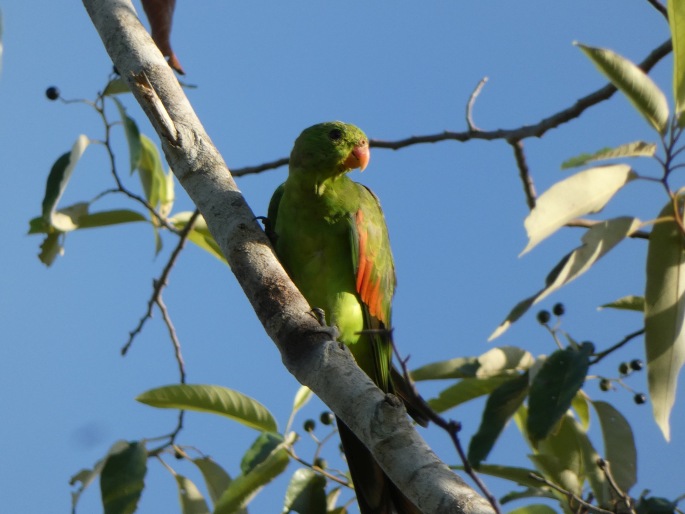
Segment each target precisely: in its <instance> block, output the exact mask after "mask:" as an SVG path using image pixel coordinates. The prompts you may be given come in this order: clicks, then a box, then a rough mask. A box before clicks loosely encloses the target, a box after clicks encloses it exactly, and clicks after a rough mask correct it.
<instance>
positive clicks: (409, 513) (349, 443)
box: [337, 418, 421, 514]
mask: <svg viewBox="0 0 685 514" xmlns="http://www.w3.org/2000/svg"><path fill="white" fill-rule="evenodd" d="M337 423H338V432H339V433H340V440H341V441H342V445H343V450H344V451H345V456H346V457H347V465H348V467H349V468H350V475H351V476H352V482H353V483H354V490H355V493H356V495H357V503H358V504H359V511H360V512H361V514H421V511H420V510H419V509H418V508H417V507H416V506H415V505H414V504H413V503H412V502H411V501H410V500H409V499H408V498H407V497H406V496H405V495H404V494H402V491H400V490H399V489H398V488H397V486H396V485H395V484H394V483H393V482H392V480H390V478H388V476H387V475H386V474H385V473H384V472H383V470H382V469H381V467H380V466H379V465H378V463H377V462H376V461H375V460H374V458H373V456H372V455H371V452H369V450H368V449H367V448H366V446H364V444H363V443H362V442H361V441H360V440H359V439H358V438H357V436H356V435H354V433H353V432H352V431H351V430H350V429H349V428H347V425H345V423H343V422H342V421H341V420H340V419H339V418H337Z"/></svg>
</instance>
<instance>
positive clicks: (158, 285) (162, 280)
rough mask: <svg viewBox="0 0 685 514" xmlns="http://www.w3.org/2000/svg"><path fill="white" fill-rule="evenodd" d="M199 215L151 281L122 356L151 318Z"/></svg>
mask: <svg viewBox="0 0 685 514" xmlns="http://www.w3.org/2000/svg"><path fill="white" fill-rule="evenodd" d="M199 215H200V211H198V210H197V209H195V212H193V215H192V216H191V217H190V219H189V220H188V223H187V224H186V226H185V227H183V230H182V231H181V232H180V234H179V241H178V243H177V244H176V248H174V251H173V252H172V253H171V256H170V257H169V262H167V264H166V266H164V269H163V270H162V274H161V275H160V276H159V278H158V279H156V280H153V281H152V296H150V299H149V300H148V302H147V309H146V311H145V314H144V315H143V317H142V318H140V321H139V322H138V325H137V326H136V328H134V329H133V330H132V331H131V332H129V334H128V341H126V344H125V345H124V346H123V347H122V348H121V354H122V355H126V352H128V350H129V348H130V347H131V345H132V344H133V340H134V339H135V337H136V336H137V335H138V334H139V333H140V332H141V331H142V330H143V326H144V325H145V322H146V321H147V320H148V319H150V318H152V308H153V307H154V305H155V303H157V299H158V298H159V296H160V294H161V292H162V289H164V287H165V286H166V285H167V279H168V277H169V273H171V268H173V267H174V264H175V263H176V260H177V259H178V256H179V254H180V253H181V250H182V249H183V247H184V246H185V242H186V239H188V234H189V233H190V231H191V230H192V228H193V225H194V224H195V220H197V218H198V216H199Z"/></svg>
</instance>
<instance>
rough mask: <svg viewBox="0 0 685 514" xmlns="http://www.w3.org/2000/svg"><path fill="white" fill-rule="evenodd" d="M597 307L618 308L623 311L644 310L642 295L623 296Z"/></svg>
mask: <svg viewBox="0 0 685 514" xmlns="http://www.w3.org/2000/svg"><path fill="white" fill-rule="evenodd" d="M599 309H600V310H601V309H618V310H625V311H637V312H644V311H645V297H644V296H624V297H622V298H619V299H618V300H615V301H613V302H610V303H605V304H604V305H600V306H599Z"/></svg>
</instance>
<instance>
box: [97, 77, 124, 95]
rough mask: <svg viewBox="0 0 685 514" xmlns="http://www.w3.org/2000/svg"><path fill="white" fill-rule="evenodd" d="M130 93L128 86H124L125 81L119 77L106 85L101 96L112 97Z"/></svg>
mask: <svg viewBox="0 0 685 514" xmlns="http://www.w3.org/2000/svg"><path fill="white" fill-rule="evenodd" d="M130 92H131V90H130V89H129V87H128V84H126V81H125V80H124V79H122V78H121V77H117V78H115V79H112V80H110V81H109V82H108V83H107V85H106V86H105V90H104V91H103V93H102V94H103V95H104V96H112V95H120V94H122V93H130Z"/></svg>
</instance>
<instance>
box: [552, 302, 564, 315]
mask: <svg viewBox="0 0 685 514" xmlns="http://www.w3.org/2000/svg"><path fill="white" fill-rule="evenodd" d="M552 312H553V313H554V315H555V316H563V315H564V312H566V309H565V308H564V304H563V303H555V304H554V307H552Z"/></svg>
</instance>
